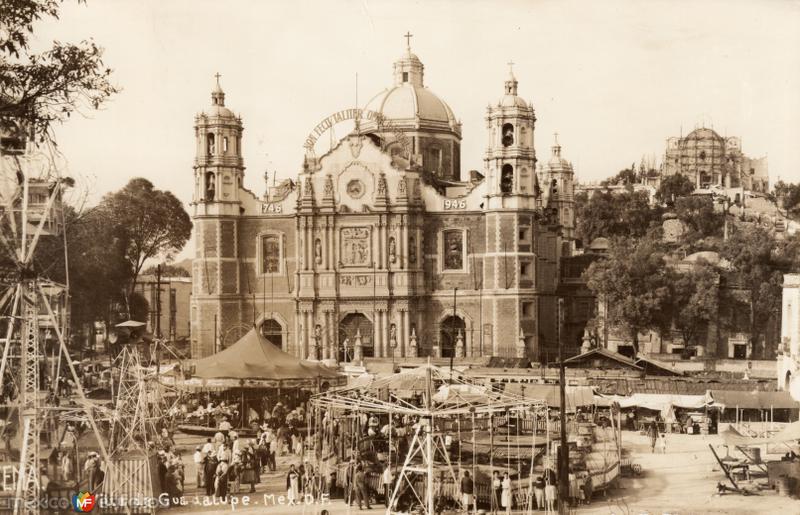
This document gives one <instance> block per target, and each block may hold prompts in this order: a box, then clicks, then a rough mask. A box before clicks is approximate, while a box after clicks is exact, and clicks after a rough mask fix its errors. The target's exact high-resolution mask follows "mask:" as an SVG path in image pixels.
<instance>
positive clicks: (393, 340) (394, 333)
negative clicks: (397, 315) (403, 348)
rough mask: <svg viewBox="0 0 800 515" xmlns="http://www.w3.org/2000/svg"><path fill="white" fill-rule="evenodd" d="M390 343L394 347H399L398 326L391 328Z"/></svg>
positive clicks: (393, 325)
mask: <svg viewBox="0 0 800 515" xmlns="http://www.w3.org/2000/svg"><path fill="white" fill-rule="evenodd" d="M389 343H390V344H391V346H392V347H396V346H397V325H395V324H392V325H390V326H389Z"/></svg>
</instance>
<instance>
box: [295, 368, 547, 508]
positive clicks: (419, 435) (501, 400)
mask: <svg viewBox="0 0 800 515" xmlns="http://www.w3.org/2000/svg"><path fill="white" fill-rule="evenodd" d="M497 386H501V385H497ZM311 408H312V416H313V419H312V420H313V421H314V422H313V425H314V426H315V427H314V434H315V435H316V436H317V438H316V440H315V444H314V456H313V457H312V460H314V461H315V462H316V464H315V466H316V468H317V470H320V471H321V472H322V473H323V474H324V475H325V474H326V475H327V477H328V478H329V481H330V485H331V490H332V492H331V493H332V496H334V493H340V494H341V495H342V497H344V499H345V500H346V501H347V502H348V505H349V504H350V500H351V498H352V496H353V495H354V494H353V491H352V490H353V482H354V481H353V477H354V474H355V471H356V470H362V471H364V475H365V478H366V482H367V484H368V490H369V491H370V492H371V494H374V493H377V492H380V493H382V495H383V496H385V504H386V505H387V509H386V513H387V514H389V513H392V514H395V513H416V514H425V515H433V514H434V513H440V512H441V511H444V510H470V511H472V510H475V511H477V509H478V508H479V507H486V508H495V509H500V505H502V506H505V505H506V503H509V504H512V505H513V506H514V507H515V508H514V509H515V510H523V511H530V512H532V511H533V510H534V509H535V506H534V501H533V496H532V495H531V494H532V492H533V488H532V487H533V481H534V476H535V474H536V470H538V471H541V472H542V473H546V472H547V469H548V468H550V467H551V464H552V463H553V462H552V461H551V460H550V459H549V458H550V456H549V454H550V450H549V449H550V447H551V446H550V445H548V443H549V440H550V434H549V428H550V424H548V421H547V405H546V403H545V402H544V401H542V400H536V399H531V398H530V396H527V398H526V396H524V395H517V394H514V393H505V392H503V391H501V390H500V389H499V388H493V387H492V386H486V385H483V384H479V383H476V382H473V381H471V380H470V379H468V378H466V377H464V376H463V375H462V374H460V373H459V372H458V371H455V370H453V369H452V368H451V369H446V368H441V367H437V366H434V365H431V364H430V363H429V364H427V365H423V366H420V367H418V368H414V369H409V370H405V371H401V372H398V373H392V374H388V375H383V376H381V375H367V374H365V375H363V376H361V377H358V378H356V379H355V380H353V381H352V382H351V383H350V384H349V385H348V386H345V387H340V388H333V389H331V390H329V391H327V392H323V393H319V394H317V395H315V396H313V397H312V398H311ZM311 431H312V428H311V427H309V433H311ZM554 434H555V433H554ZM537 459H538V462H537ZM387 467H388V468H389V470H390V474H389V475H390V476H391V478H392V479H391V481H386V480H385V479H384V478H385V477H387V476H386V475H384V474H383V473H382V472H383V471H385V470H386V468H387ZM467 474H468V475H469V477H471V478H473V481H474V483H473V485H474V490H473V491H474V494H475V495H473V496H470V497H469V498H470V499H471V500H470V502H471V504H472V505H471V506H464V505H463V503H464V501H463V496H461V495H459V492H460V488H459V480H460V478H462V477H465V476H466V475H467ZM495 474H497V475H495ZM496 477H499V478H500V479H501V482H502V489H503V493H502V495H503V496H507V498H504V499H503V501H504V502H502V503H501V499H498V498H497V496H496V492H495V487H496V486H497V483H496V479H494V478H496ZM379 495H380V494H379ZM376 497H377V496H376Z"/></svg>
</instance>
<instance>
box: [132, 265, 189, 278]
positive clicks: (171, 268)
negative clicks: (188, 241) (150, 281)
mask: <svg viewBox="0 0 800 515" xmlns="http://www.w3.org/2000/svg"><path fill="white" fill-rule="evenodd" d="M156 273H157V271H156V267H155V266H151V267H148V268H147V269H145V270H144V271H143V272H142V275H156ZM161 276H162V277H191V276H192V274H191V273H189V271H188V270H186V269H185V268H183V267H181V266H177V265H168V264H166V263H161Z"/></svg>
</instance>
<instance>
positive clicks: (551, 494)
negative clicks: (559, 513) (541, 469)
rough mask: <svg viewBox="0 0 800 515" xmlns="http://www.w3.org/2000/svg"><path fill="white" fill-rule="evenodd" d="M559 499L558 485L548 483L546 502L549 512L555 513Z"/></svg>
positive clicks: (545, 491) (546, 486)
mask: <svg viewBox="0 0 800 515" xmlns="http://www.w3.org/2000/svg"><path fill="white" fill-rule="evenodd" d="M557 498H558V492H557V491H556V485H554V484H553V483H551V482H550V481H548V482H547V485H545V487H544V500H545V501H546V502H547V511H548V512H551V513H552V512H554V511H555V509H556V500H557Z"/></svg>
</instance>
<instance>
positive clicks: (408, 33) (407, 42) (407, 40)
mask: <svg viewBox="0 0 800 515" xmlns="http://www.w3.org/2000/svg"><path fill="white" fill-rule="evenodd" d="M403 37H404V38H406V48H408V49H409V50H411V38H413V37H414V34H412V33H411V31H407V32H406V33H405V35H404V36H403Z"/></svg>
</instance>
